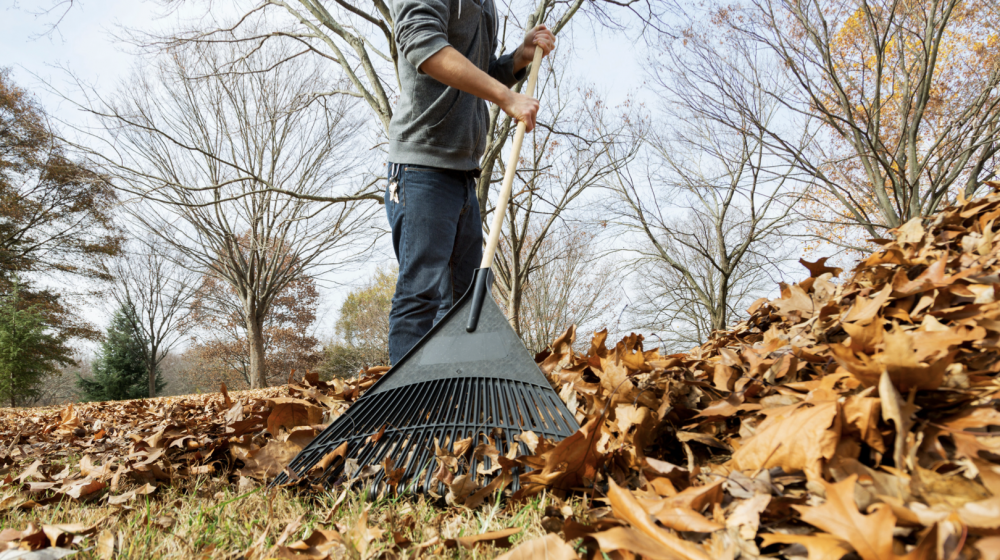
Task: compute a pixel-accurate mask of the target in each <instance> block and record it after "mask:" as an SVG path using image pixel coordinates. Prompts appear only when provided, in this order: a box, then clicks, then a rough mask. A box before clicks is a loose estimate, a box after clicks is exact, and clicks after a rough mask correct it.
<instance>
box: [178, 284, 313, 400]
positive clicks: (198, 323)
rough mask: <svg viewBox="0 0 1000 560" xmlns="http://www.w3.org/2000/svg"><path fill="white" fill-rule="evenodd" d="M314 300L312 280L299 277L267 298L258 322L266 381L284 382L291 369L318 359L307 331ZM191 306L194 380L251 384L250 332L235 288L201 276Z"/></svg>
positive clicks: (303, 367) (210, 383)
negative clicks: (266, 309) (264, 312)
mask: <svg viewBox="0 0 1000 560" xmlns="http://www.w3.org/2000/svg"><path fill="white" fill-rule="evenodd" d="M319 299H320V296H319V291H318V290H317V289H316V282H315V280H313V279H312V278H309V277H305V278H301V279H299V280H296V281H294V282H290V283H289V284H287V285H286V286H285V288H284V289H283V290H281V292H279V293H278V294H277V296H276V297H275V298H274V300H273V301H272V302H271V305H270V312H269V313H268V314H267V315H266V316H265V318H264V321H263V325H262V333H263V337H262V338H263V340H262V342H263V346H264V364H265V371H266V372H267V384H268V385H271V384H275V383H282V382H284V380H285V379H287V378H288V376H289V375H290V374H291V373H292V372H293V371H297V372H299V373H300V374H305V373H306V372H307V371H309V370H310V369H312V368H313V367H314V366H315V365H316V364H317V363H318V362H319V359H320V357H319V354H318V345H319V341H318V340H317V339H316V337H315V336H313V335H312V334H311V331H312V327H313V324H314V323H315V322H316V309H317V307H318V305H319ZM191 308H192V314H191V317H190V321H191V325H190V326H191V327H193V328H194V329H196V331H197V334H196V335H195V336H194V337H193V340H194V341H195V344H194V347H193V348H191V350H190V351H191V355H193V356H195V357H196V360H197V361H198V364H197V366H196V367H195V368H194V372H195V373H196V375H198V376H199V379H198V380H197V381H198V384H199V385H200V386H204V387H209V386H211V387H215V386H218V384H219V382H225V383H226V384H227V385H229V386H230V387H240V386H244V387H252V386H253V378H252V368H251V362H250V355H251V348H250V346H251V344H250V336H249V333H248V331H247V318H246V314H245V311H244V309H245V308H244V306H243V305H242V304H241V302H240V298H239V296H238V294H237V293H236V290H235V289H233V287H232V286H230V285H229V284H228V283H226V282H224V281H220V280H219V279H218V278H214V277H212V276H205V277H203V278H202V281H201V285H200V286H199V289H198V291H197V292H196V294H195V296H194V299H193V301H192V305H191Z"/></svg>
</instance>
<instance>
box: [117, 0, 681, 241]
mask: <svg viewBox="0 0 1000 560" xmlns="http://www.w3.org/2000/svg"><path fill="white" fill-rule="evenodd" d="M161 1H162V2H163V3H164V4H166V5H168V6H181V5H185V4H186V3H188V2H190V0H161ZM497 10H498V26H499V36H500V40H501V46H500V50H501V51H506V50H508V46H510V47H516V46H517V45H518V44H520V42H521V40H522V39H523V34H524V30H526V29H529V28H531V27H533V26H534V25H536V24H539V23H546V24H547V25H548V26H549V28H550V29H551V30H552V32H553V33H554V34H556V35H557V36H560V37H564V36H565V35H566V34H563V33H562V32H563V31H564V30H566V29H567V28H568V25H569V23H570V21H571V20H573V19H574V18H578V17H580V16H583V18H584V19H585V20H586V21H589V22H590V23H592V24H596V25H599V26H602V27H605V28H610V29H615V30H625V29H626V28H628V27H629V25H630V24H637V25H634V29H635V30H636V32H638V33H642V32H644V31H645V30H646V29H652V30H657V31H659V32H661V33H668V31H667V26H666V25H665V24H664V23H663V22H664V18H665V16H666V15H667V14H669V13H672V12H673V11H675V10H676V4H675V3H674V2H672V1H668V2H663V1H660V0H625V1H619V0H599V1H592V2H585V1H584V0H569V1H562V0H499V1H498V2H497ZM206 15H208V14H206ZM209 20H210V18H202V19H201V20H199V23H198V27H197V28H195V29H191V30H188V31H187V32H182V33H170V34H165V35H153V34H141V33H133V34H132V35H131V37H129V39H130V40H131V41H133V42H134V43H136V44H138V45H141V46H143V47H146V48H152V49H166V50H175V49H178V48H183V47H185V46H191V45H200V44H206V43H207V44H217V43H220V42H224V43H242V44H245V45H247V46H246V47H245V48H242V49H239V50H238V52H241V53H242V52H246V53H252V52H253V51H254V49H257V48H262V46H263V45H265V44H268V43H270V42H283V43H286V44H288V45H291V48H293V49H295V54H290V55H289V56H288V60H294V59H296V58H298V57H300V56H314V57H317V58H319V59H320V60H322V61H323V62H325V63H326V64H328V65H333V66H335V67H336V68H337V69H338V70H339V71H340V72H342V73H343V75H344V76H346V80H345V82H344V83H342V84H339V87H337V88H331V89H327V90H320V91H317V95H334V96H340V95H345V94H346V95H350V96H353V97H355V98H357V99H359V100H361V102H363V104H364V105H365V106H367V107H368V109H369V110H370V112H371V114H372V115H373V116H374V117H375V118H376V119H377V121H378V123H379V124H380V125H381V126H380V127H379V129H378V132H377V134H378V135H380V136H383V135H386V134H387V133H388V129H389V122H390V120H391V119H392V113H393V98H394V97H395V96H396V95H398V86H399V77H398V74H397V72H396V66H397V61H398V58H399V53H398V51H397V48H396V42H395V35H394V23H393V14H392V11H391V10H390V6H389V3H387V2H386V1H385V0H373V1H372V2H359V1H357V0H334V1H333V2H322V1H320V0H280V1H275V0H262V1H260V2H258V3H253V4H251V5H250V6H249V7H246V8H240V9H238V10H237V11H236V12H235V13H234V15H233V18H232V19H231V20H225V21H215V23H214V24H210V25H206V24H205V22H206V21H209ZM560 41H561V43H560V44H561V45H562V46H560V47H559V48H560V49H563V50H568V49H571V48H572V46H571V44H570V43H569V41H570V39H569V37H566V39H565V40H564V39H560ZM562 41H565V44H564V43H562ZM234 61H236V62H234V64H237V63H241V61H242V59H241V58H234ZM523 84H524V82H523V81H522V82H521V83H518V84H517V85H515V86H514V90H515V91H518V92H520V91H521V88H522V86H523ZM516 125H517V123H516V122H514V121H513V120H512V119H511V118H510V117H509V116H507V115H505V114H503V113H502V111H501V109H500V107H498V106H496V105H491V106H490V108H489V120H488V127H487V134H486V145H485V153H484V154H483V157H482V159H481V160H480V168H481V169H482V171H483V172H482V174H481V176H480V179H479V182H478V185H477V197H478V199H479V208H480V213H481V217H482V221H483V227H484V228H485V229H488V228H489V224H490V215H491V214H492V212H493V207H492V206H491V205H490V204H489V199H490V197H491V193H493V192H494V191H496V190H497V187H498V186H499V183H500V181H501V180H502V178H503V175H504V169H503V163H502V161H500V160H501V159H502V158H501V156H502V152H503V149H504V147H505V146H506V145H507V140H508V138H510V137H512V136H513V134H514V130H515V128H516ZM552 131H553V132H554V133H556V134H558V132H559V131H558V130H556V129H552ZM374 196H377V195H374ZM528 196H532V195H531V194H530V193H529V194H528ZM487 233H488V232H487Z"/></svg>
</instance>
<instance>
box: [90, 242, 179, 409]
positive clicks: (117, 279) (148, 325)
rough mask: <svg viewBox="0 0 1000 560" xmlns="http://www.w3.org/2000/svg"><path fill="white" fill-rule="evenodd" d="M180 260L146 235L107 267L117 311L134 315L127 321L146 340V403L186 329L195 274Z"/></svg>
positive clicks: (164, 246) (170, 247)
mask: <svg viewBox="0 0 1000 560" xmlns="http://www.w3.org/2000/svg"><path fill="white" fill-rule="evenodd" d="M182 258H183V257H182V255H181V254H179V252H178V251H176V250H175V249H174V248H173V247H172V246H171V245H169V244H164V243H161V242H160V240H159V239H158V238H156V237H153V236H150V237H148V238H147V239H143V240H135V241H133V242H132V243H131V247H126V249H125V251H124V252H123V254H122V255H121V256H120V257H118V258H115V259H114V260H112V261H110V262H109V263H108V264H107V268H108V272H109V274H110V275H111V277H112V278H113V284H112V287H111V295H112V296H113V297H114V298H115V301H117V302H118V304H119V306H123V307H125V308H127V309H132V310H133V311H134V313H129V314H126V317H127V319H128V320H129V321H130V322H132V328H133V329H135V331H136V332H139V333H142V336H143V338H144V339H145V341H146V346H145V352H146V356H145V358H146V371H147V372H148V374H149V396H150V398H152V397H155V396H156V373H157V371H159V369H160V364H161V363H162V362H163V360H164V358H166V357H167V355H168V354H169V352H170V350H171V349H172V348H174V346H176V344H177V343H178V342H179V341H180V340H181V339H182V338H183V336H184V335H185V334H186V333H187V330H188V328H189V325H188V323H187V322H186V321H185V319H186V318H187V315H188V313H189V307H188V303H189V301H190V300H191V297H192V296H193V295H194V292H195V288H196V287H197V286H196V282H197V279H198V275H197V273H196V272H194V271H193V270H191V269H190V268H189V267H186V266H184V264H183V262H182V261H181V259H182Z"/></svg>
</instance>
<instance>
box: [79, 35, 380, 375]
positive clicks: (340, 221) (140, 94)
mask: <svg viewBox="0 0 1000 560" xmlns="http://www.w3.org/2000/svg"><path fill="white" fill-rule="evenodd" d="M241 48H242V47H241V45H239V44H223V45H207V44H206V45H200V46H199V47H198V48H196V49H187V50H184V51H182V52H175V53H170V54H169V55H165V56H162V57H159V58H157V59H155V60H154V62H153V64H151V65H150V70H149V71H147V72H143V73H138V74H137V75H136V76H134V77H133V78H132V79H131V80H130V81H129V82H128V83H127V84H124V85H123V87H122V88H121V90H120V92H119V94H118V95H117V96H115V97H113V98H110V99H101V98H98V97H96V96H95V99H94V101H92V102H91V104H90V105H89V106H87V107H85V108H86V109H87V110H88V111H89V112H90V114H91V115H93V116H94V117H95V118H96V119H97V121H98V122H99V124H100V127H99V128H98V130H97V131H94V132H93V138H94V139H101V140H104V141H106V142H107V143H106V145H105V146H103V147H101V148H100V149H93V150H91V151H90V155H91V159H92V160H93V162H94V163H95V164H96V165H99V166H100V167H101V169H103V170H104V172H105V174H106V175H107V176H108V177H109V178H110V180H111V181H112V182H113V183H114V184H115V186H116V187H118V188H119V189H121V190H123V191H125V192H128V193H132V194H135V195H137V196H138V198H137V200H135V201H132V202H131V203H130V204H129V205H127V206H126V208H127V209H128V211H129V212H130V213H131V215H132V216H133V217H134V218H135V219H136V220H138V222H139V223H141V224H142V225H143V226H144V227H145V228H146V229H148V230H149V231H150V232H152V233H153V234H155V235H156V236H157V237H158V239H159V241H160V242H162V243H165V244H168V245H170V246H171V247H173V248H174V249H175V250H176V251H178V252H179V253H180V254H181V255H183V256H184V258H185V259H187V260H188V261H189V262H190V263H191V265H192V266H193V267H196V268H198V269H199V270H200V271H201V272H203V273H206V274H208V275H210V276H212V277H215V278H218V279H220V280H222V281H224V282H226V283H228V285H229V286H231V288H232V289H233V291H235V293H236V294H237V296H238V298H239V300H240V303H241V305H242V306H243V316H244V317H245V320H246V330H247V333H248V337H249V353H250V366H249V370H250V385H251V386H252V387H261V386H265V385H266V383H267V372H266V367H265V363H266V362H265V350H264V332H263V325H264V323H265V320H266V318H267V316H268V314H269V313H270V312H271V309H272V305H273V303H274V300H275V298H276V297H277V296H278V294H280V293H281V292H282V290H284V289H285V288H286V287H287V286H289V285H290V284H291V283H293V282H295V281H297V280H300V279H302V278H304V277H306V276H308V275H311V274H318V273H321V272H323V271H328V270H332V269H334V268H336V267H338V266H343V265H346V264H349V263H351V262H352V261H353V259H355V258H358V257H359V255H361V254H364V253H365V252H366V251H367V250H368V249H369V248H370V247H371V245H372V244H373V243H374V241H375V240H376V239H377V238H378V235H377V231H376V230H374V229H371V228H369V227H368V225H369V219H370V218H371V216H372V215H373V210H374V205H372V204H370V203H366V201H368V200H372V199H373V198H375V197H373V195H371V194H369V193H367V192H365V191H367V190H368V189H370V185H363V186H362V187H361V188H360V189H356V188H355V189H352V187H351V183H352V181H351V178H350V176H349V172H350V170H351V169H352V165H353V164H354V160H353V159H352V154H353V153H354V152H353V151H352V148H353V146H352V145H351V140H352V136H353V135H354V134H355V133H356V132H357V130H358V127H359V124H358V121H357V119H354V118H352V116H351V113H352V110H353V108H354V105H353V102H352V98H351V97H350V96H343V95H341V96H317V95H316V92H319V91H329V90H330V89H331V88H332V87H333V86H332V85H331V80H330V79H329V78H328V77H327V76H326V75H325V73H324V72H323V71H322V70H321V69H320V68H318V67H317V66H316V65H314V64H311V61H309V60H308V59H295V58H294V57H293V56H292V55H291V54H289V53H288V52H287V51H283V50H280V49H275V48H262V49H259V50H257V51H256V52H255V53H254V56H241V54H240V53H241V52H242V51H240V49H241ZM243 54H244V55H245V54H247V53H243ZM290 57H291V59H290ZM234 60H237V62H233V61H234ZM352 190H353V191H360V192H352ZM292 193H294V196H293V195H292ZM338 193H340V194H338Z"/></svg>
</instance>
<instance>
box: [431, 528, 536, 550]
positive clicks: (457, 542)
mask: <svg viewBox="0 0 1000 560" xmlns="http://www.w3.org/2000/svg"><path fill="white" fill-rule="evenodd" d="M520 532H521V528H520V527H511V528H510V529H501V530H499V531H488V532H486V533H482V534H479V535H469V536H465V537H457V538H454V539H446V540H445V541H444V544H445V546H446V547H448V548H455V547H456V546H462V547H463V548H466V549H468V550H472V549H474V548H476V547H478V546H481V545H492V546H495V547H497V548H510V537H511V536H513V535H516V534H518V533H520Z"/></svg>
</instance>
